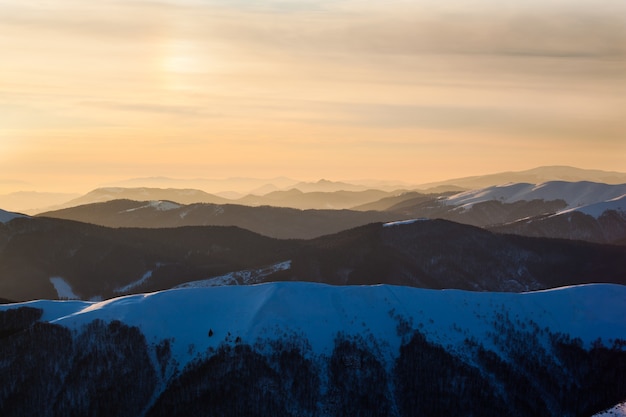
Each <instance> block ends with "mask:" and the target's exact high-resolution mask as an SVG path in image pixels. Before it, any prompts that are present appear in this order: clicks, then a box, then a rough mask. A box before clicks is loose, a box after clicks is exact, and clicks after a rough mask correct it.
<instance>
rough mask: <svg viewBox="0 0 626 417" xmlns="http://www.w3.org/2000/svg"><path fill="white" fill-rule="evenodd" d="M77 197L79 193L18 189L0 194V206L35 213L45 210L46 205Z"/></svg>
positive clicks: (53, 204) (61, 202)
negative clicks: (17, 190)
mask: <svg viewBox="0 0 626 417" xmlns="http://www.w3.org/2000/svg"><path fill="white" fill-rule="evenodd" d="M78 197H80V194H72V193H42V192H35V191H19V192H14V193H9V194H3V195H0V207H2V208H3V209H5V210H11V211H18V212H20V213H26V214H35V213H38V212H39V210H41V209H44V210H45V208H46V207H51V206H55V205H59V204H63V203H65V202H67V201H68V200H71V199H74V198H78Z"/></svg>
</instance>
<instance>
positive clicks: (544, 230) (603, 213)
mask: <svg viewBox="0 0 626 417" xmlns="http://www.w3.org/2000/svg"><path fill="white" fill-rule="evenodd" d="M489 229H490V230H493V231H496V232H500V233H514V234H519V235H524V236H536V237H558V238H562V239H579V240H585V241H588V242H597V243H614V244H622V245H623V240H624V239H626V196H622V197H618V198H615V199H612V200H609V201H605V202H601V203H595V204H590V205H586V206H582V207H577V208H574V209H569V210H563V211H560V212H558V213H556V214H551V215H544V216H537V217H532V218H525V219H522V220H518V221H515V222H511V223H507V224H503V225H498V226H495V227H491V228H489Z"/></svg>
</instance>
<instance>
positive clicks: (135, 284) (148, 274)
mask: <svg viewBox="0 0 626 417" xmlns="http://www.w3.org/2000/svg"><path fill="white" fill-rule="evenodd" d="M150 278H152V271H147V272H146V273H145V274H143V275H142V276H141V278H139V279H138V280H137V281H133V282H131V283H130V284H128V285H125V286H123V287H121V288H116V289H114V290H113V292H115V293H118V294H122V293H125V292H128V291H130V290H132V289H134V288H137V287H139V286H141V285H143V284H144V283H145V282H146V281H148V280H149V279H150Z"/></svg>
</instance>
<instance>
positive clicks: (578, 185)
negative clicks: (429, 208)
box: [442, 181, 626, 208]
mask: <svg viewBox="0 0 626 417" xmlns="http://www.w3.org/2000/svg"><path fill="white" fill-rule="evenodd" d="M624 194H626V184H617V185H609V184H601V183H595V182H589V181H580V182H566V181H549V182H545V183H543V184H539V185H535V184H528V183H517V184H506V185H497V186H493V187H487V188H483V189H479V190H471V191H466V192H462V193H459V194H455V195H453V196H450V197H448V198H446V199H443V200H442V201H443V203H444V204H446V205H455V206H466V207H469V206H471V205H473V204H476V203H481V202H484V201H489V200H498V201H501V202H503V203H514V202H516V201H522V200H525V201H531V200H545V201H550V200H564V201H565V202H566V203H567V206H568V208H575V207H579V206H585V205H589V204H595V203H600V202H604V201H608V200H611V199H614V198H617V197H621V196H623V195H624Z"/></svg>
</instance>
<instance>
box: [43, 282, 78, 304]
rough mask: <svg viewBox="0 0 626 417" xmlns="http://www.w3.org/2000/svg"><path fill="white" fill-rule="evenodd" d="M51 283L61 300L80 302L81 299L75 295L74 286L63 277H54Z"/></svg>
mask: <svg viewBox="0 0 626 417" xmlns="http://www.w3.org/2000/svg"><path fill="white" fill-rule="evenodd" d="M50 282H51V283H52V285H54V289H55V290H56V292H57V295H58V297H59V299H61V300H78V299H80V297H79V296H78V295H76V294H74V290H72V286H71V285H70V284H68V283H67V281H65V280H64V279H63V278H61V277H52V278H50Z"/></svg>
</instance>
